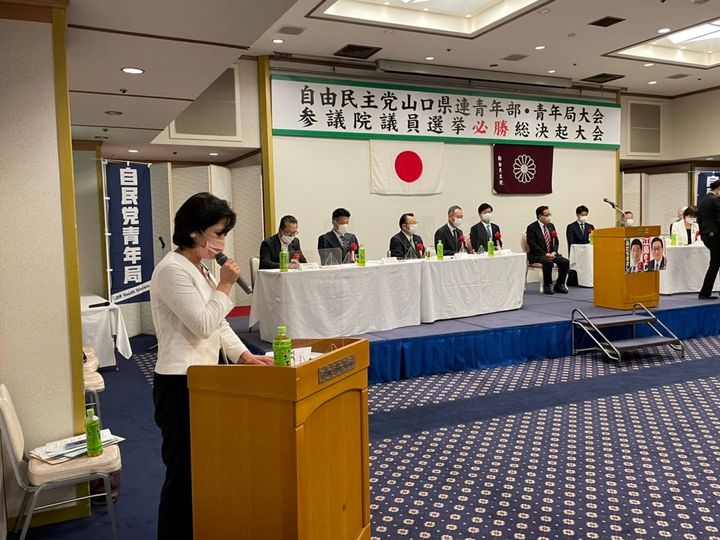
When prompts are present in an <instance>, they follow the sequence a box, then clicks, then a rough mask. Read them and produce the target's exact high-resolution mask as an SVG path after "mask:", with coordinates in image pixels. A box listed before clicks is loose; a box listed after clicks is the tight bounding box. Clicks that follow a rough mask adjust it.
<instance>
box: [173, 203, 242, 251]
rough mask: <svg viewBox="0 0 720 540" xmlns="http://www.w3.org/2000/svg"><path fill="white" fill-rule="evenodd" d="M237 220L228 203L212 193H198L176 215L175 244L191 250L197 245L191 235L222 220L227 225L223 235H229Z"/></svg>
mask: <svg viewBox="0 0 720 540" xmlns="http://www.w3.org/2000/svg"><path fill="white" fill-rule="evenodd" d="M235 219H236V217H235V212H233V210H232V208H230V205H229V204H228V203H227V201H224V200H222V199H219V198H218V197H216V196H215V195H213V194H212V193H196V194H195V195H193V196H192V197H190V198H189V199H188V200H187V201H185V202H184V203H183V204H182V206H181V207H180V208H179V209H178V211H177V213H176V214H175V230H174V232H173V237H172V241H173V244H175V245H176V246H178V247H182V248H191V247H193V246H194V245H195V240H194V239H193V238H191V236H190V234H191V233H199V232H200V231H204V230H205V229H207V228H208V227H212V226H213V225H215V224H216V223H218V222H220V221H222V220H226V224H225V228H224V229H223V230H222V233H221V234H227V233H229V232H230V231H231V230H232V228H233V227H234V226H235Z"/></svg>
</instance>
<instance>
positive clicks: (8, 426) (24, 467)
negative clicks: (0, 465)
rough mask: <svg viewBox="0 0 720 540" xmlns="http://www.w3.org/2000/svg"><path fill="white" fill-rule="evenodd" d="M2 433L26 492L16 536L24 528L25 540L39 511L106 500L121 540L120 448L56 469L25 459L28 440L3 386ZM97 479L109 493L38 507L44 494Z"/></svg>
mask: <svg viewBox="0 0 720 540" xmlns="http://www.w3.org/2000/svg"><path fill="white" fill-rule="evenodd" d="M0 431H1V432H2V444H3V446H4V448H5V451H6V454H7V455H8V456H9V461H10V465H11V466H12V470H13V473H14V475H15V480H16V482H17V484H18V486H19V487H20V489H22V490H23V491H24V492H25V498H24V499H23V503H22V506H21V508H20V514H19V515H18V517H17V524H16V526H15V532H16V533H17V532H18V531H19V530H20V527H21V525H22V532H21V533H20V540H25V537H26V536H27V532H28V528H29V527H30V521H31V520H32V515H33V513H34V512H35V511H36V510H44V509H46V508H53V507H55V506H60V505H64V504H67V503H70V502H74V501H81V500H84V499H91V498H94V497H103V496H104V497H105V500H106V503H107V511H108V515H109V517H110V523H111V525H112V533H113V539H115V540H117V530H116V526H115V511H114V509H113V501H112V494H111V486H110V477H109V475H110V474H111V473H114V472H118V471H120V469H121V468H122V464H121V461H120V449H119V448H118V445H116V444H115V445H111V446H107V447H105V449H104V451H103V453H102V454H101V455H99V456H97V457H88V456H82V457H77V458H74V459H71V460H69V461H66V462H64V463H58V464H56V465H50V464H49V463H45V462H44V461H42V460H39V459H36V458H33V457H30V458H27V457H25V439H24V437H23V432H22V427H21V426H20V421H19V420H18V417H17V413H16V412H15V407H14V405H13V402H12V399H11V398H10V393H9V392H8V389H7V387H6V386H5V385H4V384H0ZM96 479H101V480H102V481H103V484H104V487H105V489H104V491H103V492H101V493H97V494H93V495H87V496H84V497H75V498H71V499H66V500H63V501H60V502H56V503H52V504H46V505H43V506H37V502H38V498H39V497H40V494H41V493H44V492H45V491H48V490H51V489H55V488H59V487H64V486H72V485H77V484H85V483H87V482H89V481H91V480H96Z"/></svg>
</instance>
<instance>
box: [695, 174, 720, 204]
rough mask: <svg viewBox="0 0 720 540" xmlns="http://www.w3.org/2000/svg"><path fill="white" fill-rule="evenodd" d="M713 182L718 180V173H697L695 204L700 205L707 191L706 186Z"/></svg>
mask: <svg viewBox="0 0 720 540" xmlns="http://www.w3.org/2000/svg"><path fill="white" fill-rule="evenodd" d="M715 180H720V172H717V171H703V172H699V173H697V182H696V183H697V201H696V202H695V204H697V205H699V204H700V202H701V201H702V200H703V199H704V198H705V195H707V192H708V191H709V190H708V185H710V184H712V183H713V182H714V181H715Z"/></svg>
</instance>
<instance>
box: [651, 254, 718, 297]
mask: <svg viewBox="0 0 720 540" xmlns="http://www.w3.org/2000/svg"><path fill="white" fill-rule="evenodd" d="M666 249H667V267H666V268H665V270H661V271H660V294H677V293H698V292H700V287H702V283H703V280H704V279H705V272H707V268H708V264H709V263H710V250H709V249H707V248H706V247H705V246H704V245H703V244H694V245H692V246H667V248H666ZM718 289H720V279H716V280H715V285H714V286H713V290H714V291H717V290H718Z"/></svg>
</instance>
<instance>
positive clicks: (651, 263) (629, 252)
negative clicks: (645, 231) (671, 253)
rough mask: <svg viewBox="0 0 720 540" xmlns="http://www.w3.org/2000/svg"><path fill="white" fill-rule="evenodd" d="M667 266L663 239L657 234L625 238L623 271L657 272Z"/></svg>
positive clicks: (629, 272)
mask: <svg viewBox="0 0 720 540" xmlns="http://www.w3.org/2000/svg"><path fill="white" fill-rule="evenodd" d="M666 268H667V253H666V247H665V241H664V240H663V239H662V238H660V237H659V236H646V237H637V238H627V239H625V273H626V274H635V273H638V272H657V271H660V270H665V269H666Z"/></svg>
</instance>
